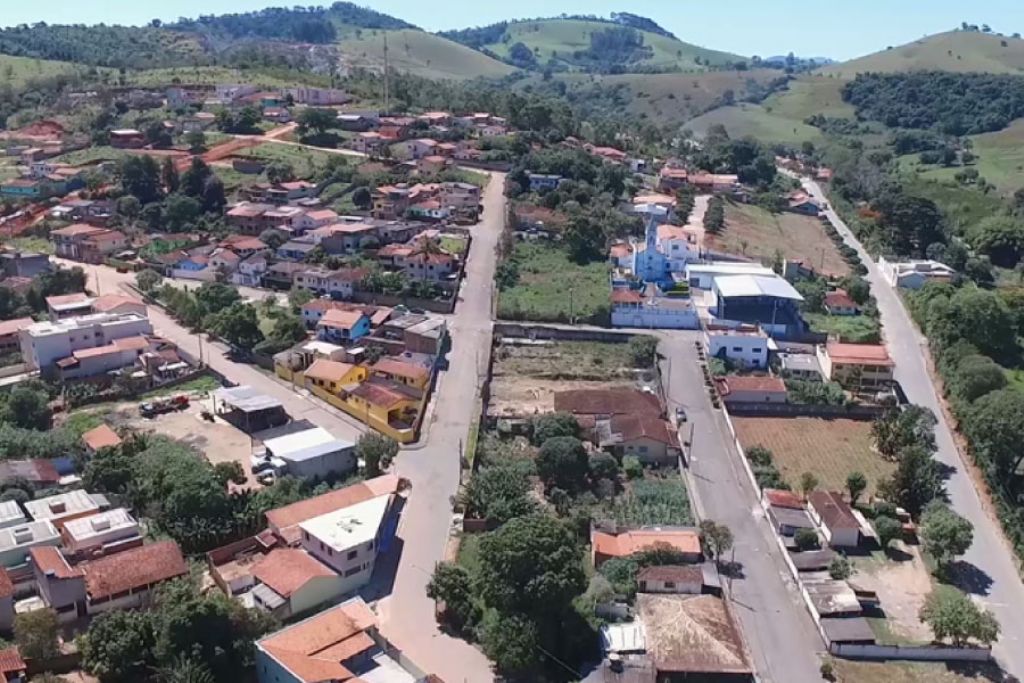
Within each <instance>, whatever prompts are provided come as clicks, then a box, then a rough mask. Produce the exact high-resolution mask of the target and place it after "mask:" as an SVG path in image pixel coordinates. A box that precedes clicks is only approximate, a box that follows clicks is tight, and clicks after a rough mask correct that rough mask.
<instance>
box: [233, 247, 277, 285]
mask: <svg viewBox="0 0 1024 683" xmlns="http://www.w3.org/2000/svg"><path fill="white" fill-rule="evenodd" d="M268 267H269V264H268V263H267V257H266V256H264V255H263V254H253V255H252V256H250V257H249V258H247V259H245V260H243V261H241V262H239V264H238V270H236V271H235V272H234V273H232V274H231V282H232V283H233V284H236V285H239V286H242V287H259V286H260V284H262V282H263V275H264V274H265V273H266V272H267V268H268Z"/></svg>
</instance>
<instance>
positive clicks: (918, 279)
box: [878, 256, 956, 290]
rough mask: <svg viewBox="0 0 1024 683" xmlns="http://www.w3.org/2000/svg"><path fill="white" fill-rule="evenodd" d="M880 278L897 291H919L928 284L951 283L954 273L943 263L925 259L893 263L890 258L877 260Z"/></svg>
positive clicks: (883, 257) (884, 257)
mask: <svg viewBox="0 0 1024 683" xmlns="http://www.w3.org/2000/svg"><path fill="white" fill-rule="evenodd" d="M878 268H879V270H881V271H882V277H883V278H884V279H885V281H886V282H888V283H889V284H890V285H892V286H893V287H897V288H899V289H911V290H913V289H921V288H922V287H924V286H925V284H926V283H928V282H952V281H953V278H955V277H956V271H955V270H953V269H952V268H950V267H949V266H947V265H946V264H945V263H939V262H938V261H931V260H927V259H921V260H911V261H895V260H893V258H892V257H891V256H889V257H886V256H882V257H880V258H879V259H878Z"/></svg>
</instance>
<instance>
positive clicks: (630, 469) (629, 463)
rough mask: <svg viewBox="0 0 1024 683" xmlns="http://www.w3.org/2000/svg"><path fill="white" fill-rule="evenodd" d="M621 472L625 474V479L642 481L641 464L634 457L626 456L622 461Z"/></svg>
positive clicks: (642, 467) (638, 459)
mask: <svg viewBox="0 0 1024 683" xmlns="http://www.w3.org/2000/svg"><path fill="white" fill-rule="evenodd" d="M622 470H623V471H624V472H625V473H626V478H627V479H629V480H631V481H632V480H633V479H642V478H643V476H644V466H643V463H641V462H640V458H638V457H636V456H635V455H627V456H626V457H624V458H623V459H622Z"/></svg>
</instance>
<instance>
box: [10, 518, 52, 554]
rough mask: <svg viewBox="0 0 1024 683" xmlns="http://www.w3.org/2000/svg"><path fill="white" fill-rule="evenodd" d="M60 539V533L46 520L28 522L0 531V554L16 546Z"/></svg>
mask: <svg viewBox="0 0 1024 683" xmlns="http://www.w3.org/2000/svg"><path fill="white" fill-rule="evenodd" d="M59 538H60V532H58V531H57V528H56V527H54V526H53V524H51V523H50V522H49V521H48V520H45V519H44V520H42V521H39V522H28V523H27V524H20V525H17V526H9V527H7V528H6V529H0V552H2V551H4V550H10V549H12V548H17V547H18V546H33V545H40V544H43V543H47V542H49V541H53V540H55V539H59Z"/></svg>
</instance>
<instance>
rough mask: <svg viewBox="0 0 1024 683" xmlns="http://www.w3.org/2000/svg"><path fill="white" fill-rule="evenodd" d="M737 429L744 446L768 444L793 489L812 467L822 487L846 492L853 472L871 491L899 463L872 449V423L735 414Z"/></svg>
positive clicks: (777, 464) (780, 470)
mask: <svg viewBox="0 0 1024 683" xmlns="http://www.w3.org/2000/svg"><path fill="white" fill-rule="evenodd" d="M732 421H733V424H734V425H735V427H736V434H737V436H738V437H739V440H740V443H741V444H742V445H743V448H744V449H749V448H751V447H753V446H764V447H765V448H767V449H769V450H770V451H771V452H772V455H773V456H774V460H775V465H776V467H778V468H779V472H781V473H782V476H783V478H784V479H785V480H786V482H788V483H789V485H790V486H792V487H793V488H794V489H795V488H797V485H798V484H799V481H800V475H801V474H803V473H804V472H813V473H814V474H815V475H816V476H817V477H818V481H819V488H821V489H829V490H836V491H842V490H844V489H845V488H846V477H847V475H848V474H850V472H854V471H860V472H863V473H864V475H865V476H866V477H867V479H868V489H867V491H866V494H867V495H871V494H872V493H873V492H874V491H875V490H876V489H877V487H878V483H879V482H880V481H881V480H883V479H885V478H887V477H888V476H889V475H890V474H892V472H893V470H895V469H896V465H895V463H891V462H888V461H886V460H883V459H882V457H881V456H880V455H878V454H877V453H876V452H875V451H874V450H873V449H872V446H873V441H872V438H871V422H869V421H860V420H824V419H821V418H816V417H734V418H732Z"/></svg>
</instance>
